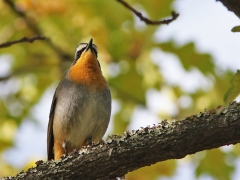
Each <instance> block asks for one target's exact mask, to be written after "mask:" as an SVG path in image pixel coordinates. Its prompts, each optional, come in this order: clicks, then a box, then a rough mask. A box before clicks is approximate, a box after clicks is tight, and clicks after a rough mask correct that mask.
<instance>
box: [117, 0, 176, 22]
mask: <svg viewBox="0 0 240 180" xmlns="http://www.w3.org/2000/svg"><path fill="white" fill-rule="evenodd" d="M117 1H118V2H119V3H121V4H122V5H123V6H124V7H126V8H127V9H129V10H130V11H132V12H133V13H134V14H135V15H136V16H137V17H139V19H141V20H142V21H144V22H145V23H146V24H148V25H161V24H169V23H171V22H172V21H174V20H176V19H177V18H178V16H179V14H178V13H176V12H174V11H172V13H171V15H172V18H170V19H163V20H160V21H153V20H150V19H148V18H146V17H144V16H143V15H142V13H140V12H138V11H137V10H136V9H134V8H133V7H132V6H130V5H129V4H128V3H126V2H125V1H124V0H117Z"/></svg>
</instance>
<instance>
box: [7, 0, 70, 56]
mask: <svg viewBox="0 0 240 180" xmlns="http://www.w3.org/2000/svg"><path fill="white" fill-rule="evenodd" d="M4 2H5V3H6V4H7V5H8V6H9V7H10V8H11V10H12V11H13V12H14V13H15V14H16V15H17V16H20V17H22V18H23V19H24V21H25V22H26V24H27V25H28V27H29V28H30V29H31V31H32V32H34V33H35V34H36V35H38V36H42V37H44V36H43V35H42V32H41V30H40V29H39V28H38V26H37V25H36V24H35V23H33V21H32V20H30V19H29V18H28V17H27V15H26V14H25V13H24V12H23V11H21V10H20V9H19V8H18V7H17V6H15V4H14V3H13V1H12V0H4ZM45 43H46V44H47V45H48V46H50V47H51V48H52V49H53V50H54V51H55V53H56V54H57V55H58V56H59V59H60V60H61V61H66V60H68V61H69V59H70V60H71V59H73V57H72V56H71V55H70V54H68V53H65V52H63V50H62V49H61V48H59V47H58V46H56V45H55V44H54V43H53V42H52V41H45Z"/></svg>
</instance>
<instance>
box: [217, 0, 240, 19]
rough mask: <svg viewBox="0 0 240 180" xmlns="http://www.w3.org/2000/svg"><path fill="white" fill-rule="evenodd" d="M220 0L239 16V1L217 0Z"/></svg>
mask: <svg viewBox="0 0 240 180" xmlns="http://www.w3.org/2000/svg"><path fill="white" fill-rule="evenodd" d="M217 1H221V2H222V3H223V5H224V6H226V7H227V8H228V10H229V11H233V12H234V13H235V14H236V15H237V16H238V17H240V1H239V0H217Z"/></svg>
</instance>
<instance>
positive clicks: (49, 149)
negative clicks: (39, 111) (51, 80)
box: [47, 92, 57, 160]
mask: <svg viewBox="0 0 240 180" xmlns="http://www.w3.org/2000/svg"><path fill="white" fill-rule="evenodd" d="M56 103H57V96H56V92H55V94H54V96H53V100H52V105H51V109H50V114H49V122H48V130H47V155H48V160H51V159H54V153H53V146H54V137H53V119H54V113H55V107H56Z"/></svg>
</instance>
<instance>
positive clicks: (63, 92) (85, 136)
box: [47, 38, 111, 160]
mask: <svg viewBox="0 0 240 180" xmlns="http://www.w3.org/2000/svg"><path fill="white" fill-rule="evenodd" d="M110 116H111V93H110V90H109V87H108V84H107V82H106V79H105V78H104V76H103V75H102V71H101V66H100V63H99V61H98V50H97V46H96V45H95V44H93V39H92V38H91V39H90V41H89V43H81V44H79V45H78V47H77V49H76V52H75V58H74V61H73V63H72V64H71V66H70V69H69V71H68V73H67V75H66V76H65V77H64V78H63V80H62V81H60V83H59V84H58V86H57V88H56V91H55V93H54V95H53V99H52V104H51V109H50V114H49V122H48V129H47V157H48V160H52V159H53V160H58V159H60V158H61V157H62V156H63V155H64V154H65V155H68V154H69V153H70V152H72V151H74V150H80V149H81V147H82V146H87V145H91V144H92V143H98V142H100V141H101V140H102V137H103V135H104V134H105V132H106V130H107V127H108V124H109V121H110Z"/></svg>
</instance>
